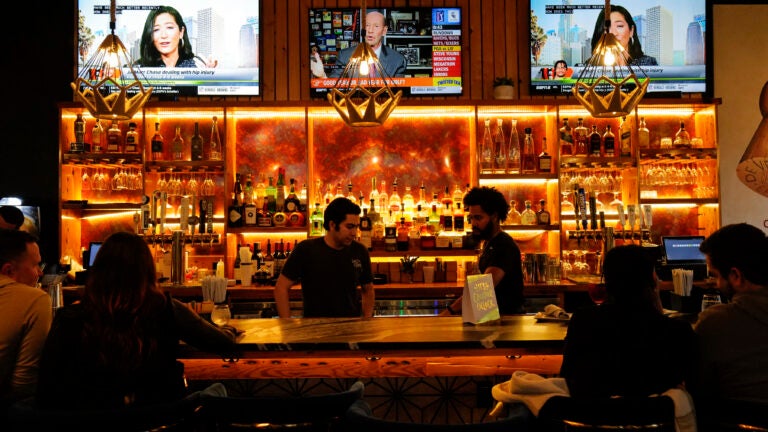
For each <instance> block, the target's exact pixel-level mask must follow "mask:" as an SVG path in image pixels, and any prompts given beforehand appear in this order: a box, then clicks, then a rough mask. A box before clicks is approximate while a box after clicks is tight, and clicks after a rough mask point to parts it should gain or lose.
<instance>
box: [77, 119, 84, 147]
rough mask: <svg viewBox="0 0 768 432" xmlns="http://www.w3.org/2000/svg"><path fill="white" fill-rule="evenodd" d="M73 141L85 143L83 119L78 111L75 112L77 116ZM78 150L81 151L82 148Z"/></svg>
mask: <svg viewBox="0 0 768 432" xmlns="http://www.w3.org/2000/svg"><path fill="white" fill-rule="evenodd" d="M75 143H77V144H84V143H85V119H84V118H83V115H82V114H80V113H77V117H76V118H75ZM81 147H82V146H81ZM80 151H82V149H81V150H80Z"/></svg>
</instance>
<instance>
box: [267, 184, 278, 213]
mask: <svg viewBox="0 0 768 432" xmlns="http://www.w3.org/2000/svg"><path fill="white" fill-rule="evenodd" d="M274 181H275V178H274V177H272V176H270V177H269V183H268V184H267V189H266V190H267V195H266V199H265V201H266V202H267V206H268V207H267V208H268V209H269V211H270V213H274V212H275V210H276V207H277V188H276V187H275V183H274Z"/></svg>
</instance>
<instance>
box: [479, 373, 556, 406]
mask: <svg viewBox="0 0 768 432" xmlns="http://www.w3.org/2000/svg"><path fill="white" fill-rule="evenodd" d="M491 394H492V395H493V398H494V399H496V400H497V401H498V403H497V404H496V407H495V408H494V409H493V410H492V411H491V413H490V414H489V415H490V416H494V417H495V416H496V415H498V414H499V413H500V411H501V408H502V407H503V406H504V403H515V402H522V403H524V404H525V406H527V407H528V409H529V410H531V412H532V413H533V415H536V416H537V415H539V410H540V409H541V407H542V406H544V403H545V402H546V401H547V400H548V399H549V398H551V397H552V396H570V393H569V392H568V384H566V382H565V378H544V377H542V376H541V375H537V374H534V373H529V372H525V371H515V372H514V373H513V374H512V377H511V378H510V379H509V381H505V382H503V383H501V384H496V385H495V386H493V388H491Z"/></svg>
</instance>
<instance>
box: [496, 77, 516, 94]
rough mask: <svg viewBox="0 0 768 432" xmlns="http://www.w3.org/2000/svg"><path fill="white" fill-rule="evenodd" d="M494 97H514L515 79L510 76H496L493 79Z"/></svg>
mask: <svg viewBox="0 0 768 432" xmlns="http://www.w3.org/2000/svg"><path fill="white" fill-rule="evenodd" d="M493 98H494V99H514V98H515V81H514V80H513V79H512V78H510V77H496V79H494V80H493Z"/></svg>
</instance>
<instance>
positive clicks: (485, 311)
mask: <svg viewBox="0 0 768 432" xmlns="http://www.w3.org/2000/svg"><path fill="white" fill-rule="evenodd" d="M461 317H462V319H463V320H464V322H468V323H472V324H481V323H486V322H491V321H496V320H498V319H500V318H501V315H500V314H499V305H498V303H496V292H495V291H494V290H493V276H491V275H490V274H481V275H470V276H467V280H466V282H464V295H463V297H462V303H461Z"/></svg>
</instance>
